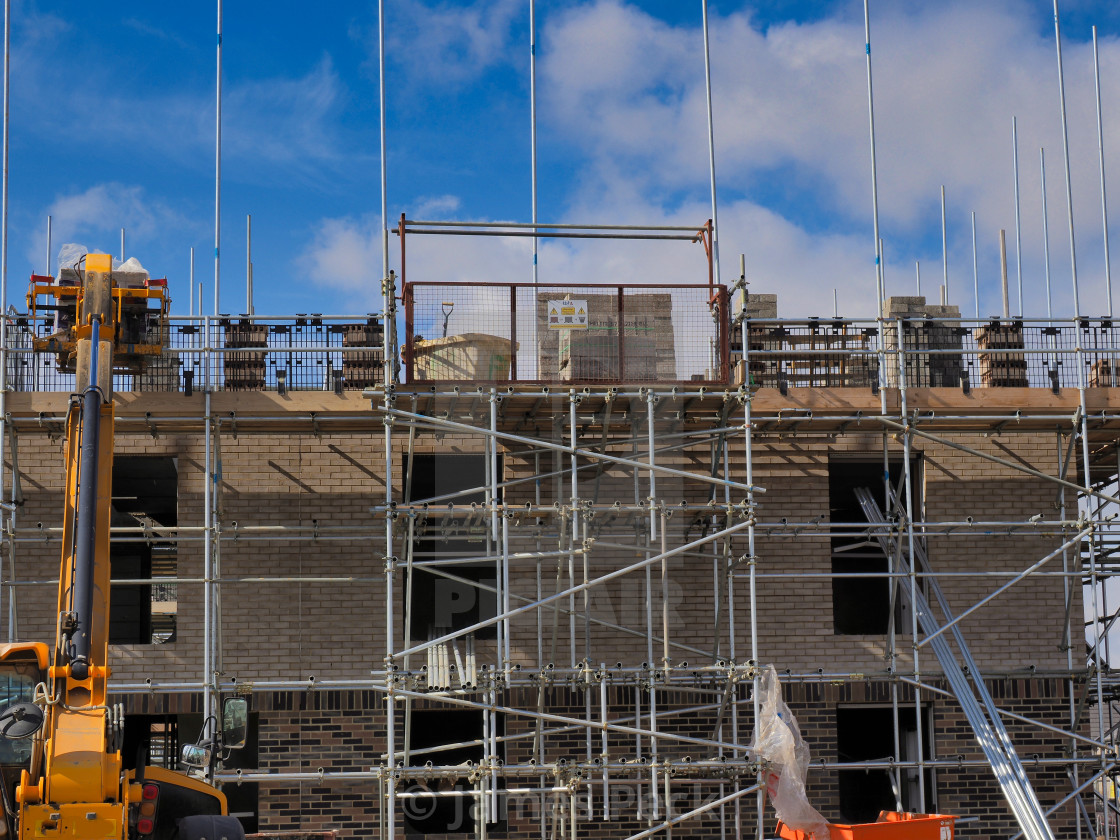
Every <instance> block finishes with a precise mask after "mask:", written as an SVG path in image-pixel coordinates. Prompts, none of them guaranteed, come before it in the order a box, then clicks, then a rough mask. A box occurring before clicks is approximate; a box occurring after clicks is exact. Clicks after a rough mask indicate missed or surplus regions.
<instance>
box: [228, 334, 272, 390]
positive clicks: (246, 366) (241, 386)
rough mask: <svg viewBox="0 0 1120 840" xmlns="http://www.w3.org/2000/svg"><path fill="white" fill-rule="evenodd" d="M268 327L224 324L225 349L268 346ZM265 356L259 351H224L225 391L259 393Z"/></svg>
mask: <svg viewBox="0 0 1120 840" xmlns="http://www.w3.org/2000/svg"><path fill="white" fill-rule="evenodd" d="M267 346H268V327H266V326H265V325H264V324H252V323H249V322H248V321H241V322H240V323H229V324H226V347H261V348H264V347H267ZM264 357H265V351H264V350H263V349H262V350H235V351H227V352H226V353H225V356H224V362H225V364H224V366H225V374H226V389H227V390H230V391H260V390H262V389H263V388H264Z"/></svg>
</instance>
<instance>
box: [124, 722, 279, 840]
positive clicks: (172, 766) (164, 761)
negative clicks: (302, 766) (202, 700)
mask: <svg viewBox="0 0 1120 840" xmlns="http://www.w3.org/2000/svg"><path fill="white" fill-rule="evenodd" d="M259 725H260V716H259V714H258V713H257V712H250V713H249V726H248V729H247V730H246V738H245V746H244V747H243V748H242V749H240V750H230V751H228V752H227V753H226V754H225V755H223V756H222V769H226V770H236V769H239V768H240V769H242V770H255V769H257V761H258V749H257V743H258V728H259ZM201 730H202V715H197V714H183V715H176V714H164V715H127V716H126V717H125V721H124V740H123V742H122V746H121V763H122V765H123V767H124V769H125V770H133V769H135V768H137V767H139V766H140V765H141V763H143V764H144V765H145V766H147V767H164V768H166V769H168V770H182V769H183V768H182V767H181V766H180V764H179V756H180V753H181V751H182V745H183V744H193V743H195V742H197V741H198V739H199V734H200V733H201ZM206 734H207V737H210V735H211V734H212V732H211V731H210V730H208V731H207V733H206ZM258 788H259V785H258V784H257V783H256V782H239V783H238V784H236V785H225V786H224V787H223V788H222V793H224V794H225V795H226V802H227V805H228V808H229V814H230V816H233V817H237V818H238V819H240V820H241V824H242V826H244V828H245V832H246V833H247V834H253V833H256V832H257V830H258V828H257V825H258V818H257V813H258V805H257V794H258Z"/></svg>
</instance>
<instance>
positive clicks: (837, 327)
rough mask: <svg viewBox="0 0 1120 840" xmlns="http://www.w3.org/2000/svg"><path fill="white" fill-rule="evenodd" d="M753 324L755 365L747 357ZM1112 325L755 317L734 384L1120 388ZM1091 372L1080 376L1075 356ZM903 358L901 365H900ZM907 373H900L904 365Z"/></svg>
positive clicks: (734, 358) (737, 343) (736, 332)
mask: <svg viewBox="0 0 1120 840" xmlns="http://www.w3.org/2000/svg"><path fill="white" fill-rule="evenodd" d="M744 323H745V325H746V333H747V339H748V343H747V348H746V349H747V355H748V357H749V370H748V369H747V368H748V365H747V364H746V363H744V355H743V349H744V348H743V325H744ZM1117 339H1118V336H1117V329H1116V327H1115V326H1114V325H1113V322H1112V321H1110V320H1102V321H1091V320H1088V319H1081V320H1079V321H1077V322H1075V323H1070V322H1068V321H1065V322H1059V321H1054V322H1046V321H1023V320H1018V319H1016V320H1008V321H999V320H988V321H980V322H977V321H963V320H961V319H959V318H953V319H897V320H889V319H888V320H884V322H883V325H882V342H880V331H879V324H878V323H876V322H874V321H849V320H845V319H828V320H826V319H814V318H811V319H807V320H777V319H765V320H764V319H753V318H748V319H745V321H743V322H737V323H735V324H734V325H733V327H732V330H731V344H730V348H731V363H732V366H733V369H734V381H735V382H736V383H742V382H744V381H749V383H750V385H752V386H754V387H778V388H787V387H818V388H819V387H833V388H837V387H838V388H854V387H868V386H874V385H875V384H876V383H878V381H879V359H880V344H882V348H883V353H882V358H883V359H884V362H885V367H884V375H883V383H884V384H886V385H887V387H898V386H899V385H900V384H902V377H903V376H904V377H905V384H906V386H907V387H909V388H953V387H968V388H1050V389H1052V390H1056V389H1061V388H1077V387H1079V386H1080V384H1081V381H1082V375H1083V376H1084V383H1085V385H1087V386H1088V387H1090V388H1098V387H1120V371H1118V370H1117V365H1118V364H1120V345H1118V344H1117ZM1079 350H1080V351H1081V359H1082V364H1083V365H1084V368H1085V370H1084V371H1083V372H1080V371H1078V351H1079ZM900 360H901V361H900ZM900 365H901V366H900Z"/></svg>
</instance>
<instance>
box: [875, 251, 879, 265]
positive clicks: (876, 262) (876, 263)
mask: <svg viewBox="0 0 1120 840" xmlns="http://www.w3.org/2000/svg"><path fill="white" fill-rule="evenodd" d="M878 264H879V255H878V254H876V255H875V265H878Z"/></svg>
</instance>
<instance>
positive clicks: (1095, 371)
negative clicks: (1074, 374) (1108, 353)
mask: <svg viewBox="0 0 1120 840" xmlns="http://www.w3.org/2000/svg"><path fill="white" fill-rule="evenodd" d="M1115 384H1116V372H1115V371H1114V370H1113V369H1112V361H1111V360H1110V359H1097V361H1095V362H1093V366H1092V367H1091V368H1089V387H1090V388H1111V387H1113V386H1114V385H1115Z"/></svg>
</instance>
